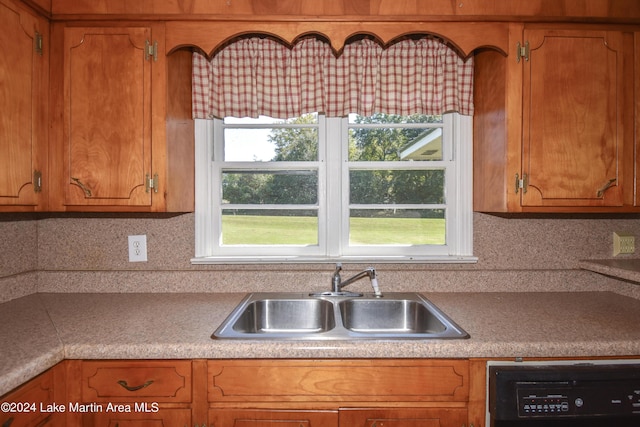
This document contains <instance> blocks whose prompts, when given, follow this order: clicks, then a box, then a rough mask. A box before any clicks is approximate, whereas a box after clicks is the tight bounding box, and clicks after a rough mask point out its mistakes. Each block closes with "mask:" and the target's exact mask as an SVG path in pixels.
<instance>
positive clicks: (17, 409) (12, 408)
mask: <svg viewBox="0 0 640 427" xmlns="http://www.w3.org/2000/svg"><path fill="white" fill-rule="evenodd" d="M53 385H54V375H53V371H52V370H49V371H46V372H44V373H43V374H40V375H39V376H37V377H35V378H34V379H32V380H31V381H29V382H28V383H26V384H23V385H21V386H20V387H18V388H17V389H16V390H14V391H12V392H11V393H9V394H6V395H4V396H2V397H1V398H0V402H2V411H1V412H0V426H2V427H5V426H6V427H9V426H11V427H23V426H24V427H27V426H34V427H35V426H48V427H53V426H63V425H64V423H63V422H62V421H63V420H62V417H61V414H59V413H57V412H56V411H55V408H54V407H53V406H52V405H53V404H54V403H55V398H54V387H53Z"/></svg>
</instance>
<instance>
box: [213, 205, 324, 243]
mask: <svg viewBox="0 0 640 427" xmlns="http://www.w3.org/2000/svg"><path fill="white" fill-rule="evenodd" d="M222 244H223V245H317V244H318V216H317V212H316V211H312V210H270V211H266V210H264V211H250V210H245V211H239V210H235V209H224V210H223V211H222Z"/></svg>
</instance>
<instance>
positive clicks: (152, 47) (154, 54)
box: [144, 40, 158, 62]
mask: <svg viewBox="0 0 640 427" xmlns="http://www.w3.org/2000/svg"><path fill="white" fill-rule="evenodd" d="M151 58H153V62H157V61H158V42H157V41H154V42H153V44H152V43H151V42H150V41H149V40H145V41H144V59H145V60H147V61H148V60H149V59H151Z"/></svg>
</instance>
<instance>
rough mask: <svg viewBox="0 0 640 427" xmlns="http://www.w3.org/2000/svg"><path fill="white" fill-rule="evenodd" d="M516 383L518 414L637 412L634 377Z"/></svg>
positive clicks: (639, 399) (639, 400) (639, 396)
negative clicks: (573, 383) (570, 383)
mask: <svg viewBox="0 0 640 427" xmlns="http://www.w3.org/2000/svg"><path fill="white" fill-rule="evenodd" d="M578 383H579V384H580V385H578V384H576V385H575V386H567V384H566V383H565V382H559V383H554V382H543V383H541V384H540V383H530V382H524V383H516V392H517V397H518V416H519V417H521V418H527V417H558V416H587V415H598V416H599V415H630V414H638V415H640V382H639V381H638V380H636V381H635V382H634V381H633V380H611V381H609V380H598V381H597V382H595V383H594V382H586V383H585V382H584V381H579V382H578Z"/></svg>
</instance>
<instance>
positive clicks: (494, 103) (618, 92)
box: [474, 25, 634, 212]
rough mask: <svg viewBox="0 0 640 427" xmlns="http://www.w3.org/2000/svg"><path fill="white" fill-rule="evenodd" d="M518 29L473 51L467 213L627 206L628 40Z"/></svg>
mask: <svg viewBox="0 0 640 427" xmlns="http://www.w3.org/2000/svg"><path fill="white" fill-rule="evenodd" d="M522 28H523V27H522V26H520V25H512V28H511V40H512V48H513V50H512V51H511V52H509V55H508V56H507V57H504V56H503V55H501V54H500V53H497V52H489V51H486V52H480V53H479V54H478V55H477V57H476V58H477V62H476V64H477V69H476V72H477V74H476V82H478V85H477V87H476V94H475V95H476V96H475V99H476V100H477V105H476V106H477V110H476V117H475V119H474V120H475V125H476V129H475V131H474V132H475V135H474V136H475V137H474V144H475V147H474V158H475V162H474V167H475V169H476V170H475V172H474V179H475V188H474V192H475V194H474V210H477V211H489V212H491V211H494V212H525V211H529V212H564V211H574V212H583V211H584V212H589V211H600V212H607V211H610V212H616V211H625V210H633V207H634V203H633V187H634V186H633V171H634V164H633V162H634V160H633V138H632V133H630V132H629V129H632V128H633V124H632V123H631V122H630V120H628V114H626V113H625V109H628V107H629V105H630V104H629V100H630V99H631V98H630V94H629V93H628V92H629V91H628V90H625V87H627V86H625V84H626V85H628V81H626V80H628V75H629V70H630V69H631V68H630V66H631V61H630V58H632V57H633V51H632V49H631V48H630V46H632V44H631V43H628V42H626V41H625V40H627V39H628V37H626V36H625V33H623V32H622V31H615V30H605V29H593V28H591V29H582V28H577V27H566V28H562V29H550V28H545V27H537V26H533V25H529V26H526V27H524V30H522ZM492 73H494V74H493V75H492ZM625 81H626V82H625Z"/></svg>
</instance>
